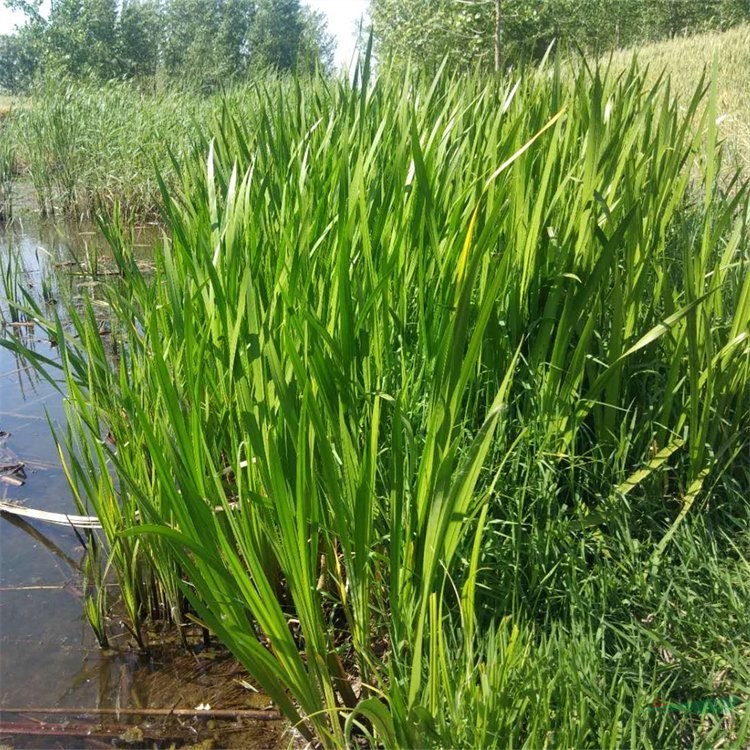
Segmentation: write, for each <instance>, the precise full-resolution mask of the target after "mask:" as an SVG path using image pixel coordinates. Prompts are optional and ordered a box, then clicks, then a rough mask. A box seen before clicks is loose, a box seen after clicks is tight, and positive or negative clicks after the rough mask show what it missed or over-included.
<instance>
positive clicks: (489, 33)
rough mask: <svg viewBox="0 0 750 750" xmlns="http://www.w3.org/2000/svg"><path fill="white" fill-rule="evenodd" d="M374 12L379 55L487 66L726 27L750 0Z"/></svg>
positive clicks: (576, 1) (437, 5)
mask: <svg viewBox="0 0 750 750" xmlns="http://www.w3.org/2000/svg"><path fill="white" fill-rule="evenodd" d="M371 16H372V20H373V27H374V33H375V40H376V43H377V49H378V52H379V55H380V57H381V58H383V59H388V60H390V61H391V62H393V63H395V64H397V65H404V64H406V63H407V62H408V61H409V60H414V61H418V64H420V65H422V66H427V67H428V68H436V67H437V66H438V65H439V64H440V63H441V62H442V61H443V60H444V59H447V60H448V64H449V65H452V66H458V67H461V66H466V65H475V64H479V65H482V66H485V67H488V68H491V67H495V66H498V67H499V66H500V65H503V66H504V65H507V64H512V63H515V62H518V61H520V60H523V59H538V58H539V57H540V56H541V55H543V54H544V52H545V50H546V49H547V48H548V46H549V45H550V44H551V43H552V42H553V41H557V42H558V43H560V44H563V45H575V46H579V47H581V48H583V49H584V50H586V51H589V52H597V51H604V50H606V49H610V48H613V47H625V46H630V45H634V44H638V43H641V42H644V41H653V40H656V39H662V38H666V37H672V36H676V35H680V34H689V33H695V32H698V31H705V30H707V29H710V28H717V29H726V28H729V27H731V26H734V25H737V24H738V23H742V22H744V21H747V20H750V0H708V1H706V2H697V1H696V0H619V2H612V0H536V1H535V2H529V1H528V0H371ZM496 43H499V50H498V51H499V55H498V58H499V59H498V60H497V61H496V57H495V45H496ZM498 63H499V65H498Z"/></svg>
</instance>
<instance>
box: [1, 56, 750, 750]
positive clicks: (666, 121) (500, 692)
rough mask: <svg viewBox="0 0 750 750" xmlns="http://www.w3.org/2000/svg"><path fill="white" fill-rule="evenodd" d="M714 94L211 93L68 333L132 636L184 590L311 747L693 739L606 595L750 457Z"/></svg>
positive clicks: (671, 550) (676, 551) (748, 305)
mask: <svg viewBox="0 0 750 750" xmlns="http://www.w3.org/2000/svg"><path fill="white" fill-rule="evenodd" d="M705 94H706V90H705V86H704V83H703V82H701V84H700V85H699V86H698V89H697V90H696V93H695V96H694V97H693V98H692V100H691V101H690V102H689V105H688V106H687V108H685V107H681V106H678V104H677V103H676V102H675V101H674V100H673V99H672V97H671V96H670V93H669V89H668V86H666V85H665V84H664V83H661V82H660V83H658V84H656V85H654V86H649V85H646V83H645V80H644V77H643V75H642V74H641V73H640V72H639V70H638V69H637V68H636V67H632V68H631V69H630V70H629V71H628V72H627V73H625V74H622V75H619V76H615V75H613V74H610V73H609V72H608V71H607V70H605V69H595V70H589V69H587V68H586V67H585V66H582V67H581V69H580V70H578V71H576V73H575V76H573V78H572V79H571V78H570V76H568V75H567V74H566V75H562V73H561V71H560V67H559V65H557V64H552V65H548V66H545V67H543V68H541V69H539V70H537V71H528V72H527V73H526V74H525V75H524V76H523V77H522V78H521V79H520V80H518V81H507V80H495V79H493V80H489V81H488V80H487V79H486V78H484V77H481V76H479V75H478V74H477V75H474V76H468V77H466V76H463V77H461V78H452V77H451V76H449V75H448V74H447V73H445V72H442V73H441V74H440V75H438V77H437V78H435V79H434V80H431V81H427V80H421V79H419V77H418V76H415V77H412V78H409V79H407V80H397V79H395V78H392V77H390V76H389V75H388V74H387V73H385V74H383V75H382V76H380V77H377V78H375V77H373V76H372V75H371V73H370V71H369V69H368V63H367V62H366V61H365V62H364V63H363V65H362V67H361V68H360V69H359V71H358V74H357V77H356V79H355V81H354V82H353V83H351V84H350V83H348V82H343V81H340V82H336V83H331V82H327V81H324V80H320V79H316V80H313V81H310V82H307V83H304V84H303V83H300V82H293V81H275V82H270V83H269V84H268V85H267V86H266V87H264V88H259V89H258V90H257V93H256V96H255V99H254V106H253V107H252V108H249V109H243V108H242V107H239V106H237V104H236V102H235V103H231V102H230V103H227V105H226V106H225V107H224V108H223V109H221V111H220V112H219V113H218V115H217V119H216V121H215V122H214V124H213V125H212V126H211V127H210V128H205V129H204V134H200V132H199V134H198V135H197V136H196V137H195V138H194V139H193V141H192V143H191V146H190V147H189V148H186V150H185V153H186V154H187V155H186V156H185V157H184V158H183V159H177V158H176V159H175V160H174V161H173V162H172V163H171V165H170V167H169V170H170V175H171V176H170V177H169V178H168V179H167V178H165V177H164V176H163V175H161V176H160V177H159V181H160V187H161V192H162V202H163V217H164V222H165V225H166V234H165V237H164V240H163V242H161V243H160V244H159V245H158V247H157V249H156V268H155V272H154V274H153V276H151V275H149V276H146V275H144V273H142V272H141V270H139V267H138V265H137V263H136V262H135V259H134V255H133V251H132V243H131V242H130V240H129V238H128V233H127V231H126V230H125V229H123V227H122V223H121V221H120V218H119V216H118V215H117V212H115V216H114V218H113V219H110V220H107V221H103V222H102V230H103V231H104V233H105V234H106V236H107V239H108V241H109V243H110V246H111V248H112V251H113V253H114V256H115V260H116V263H117V267H118V270H119V272H120V275H121V280H120V283H117V284H115V285H112V286H111V287H109V289H108V291H107V294H106V302H107V305H108V308H109V315H110V323H111V328H112V331H113V332H114V336H115V339H116V341H117V351H116V353H115V354H114V355H113V354H112V352H109V351H107V349H106V348H105V346H104V344H103V341H102V337H101V335H100V332H99V329H98V327H97V326H98V322H97V317H96V315H95V314H94V311H93V308H92V306H91V304H86V305H84V306H83V308H82V309H77V310H71V311H70V326H69V327H68V328H65V327H63V326H62V325H61V324H60V323H59V321H58V322H57V323H55V322H54V321H51V322H49V323H48V325H49V326H50V328H52V329H54V331H55V335H56V336H57V337H58V340H59V341H60V352H61V368H62V371H63V374H64V376H65V383H66V388H67V393H68V400H69V430H68V432H67V433H66V434H65V435H60V436H58V437H59V439H60V441H61V443H62V444H63V445H64V446H65V448H66V449H67V450H66V454H67V455H68V456H69V458H68V464H67V466H68V469H67V470H68V476H69V479H70V483H71V486H72V487H73V488H74V493H75V496H76V498H77V500H78V502H79V504H80V505H81V506H82V507H90V508H91V509H93V510H94V512H96V513H97V515H98V516H99V517H100V519H101V520H102V525H103V533H104V537H105V538H106V541H107V543H108V545H109V554H110V556H111V558H112V567H113V569H114V570H115V571H116V574H117V576H118V581H119V583H120V586H121V590H122V595H123V599H124V602H125V606H126V608H127V611H128V614H129V616H130V618H131V623H132V627H133V632H134V635H135V636H136V639H137V640H138V641H139V642H140V643H141V644H142V645H144V640H145V639H144V636H143V629H142V628H143V624H144V622H145V619H146V617H147V615H148V614H149V612H150V611H151V610H154V609H158V608H159V605H157V604H155V602H154V591H158V592H160V593H158V594H157V595H156V598H157V599H158V598H161V599H162V600H163V602H162V605H161V608H162V611H164V610H166V609H167V608H168V609H169V611H170V612H171V613H172V616H173V618H174V619H175V621H176V622H177V623H178V624H181V623H182V621H183V619H184V617H185V616H186V612H185V611H184V607H183V597H184V598H185V599H186V600H187V602H188V604H189V607H190V609H191V613H190V616H191V617H194V618H197V619H198V620H199V621H200V622H201V623H203V624H205V625H206V626H207V627H208V628H209V629H210V630H211V631H212V632H213V633H215V634H216V635H217V636H218V637H219V639H220V640H221V641H222V642H223V643H225V644H226V645H227V646H228V647H229V648H230V649H231V650H232V652H233V653H234V654H235V656H236V657H237V658H238V659H239V660H240V661H241V662H242V663H243V664H244V665H245V666H246V667H247V668H248V669H249V671H250V672H251V673H252V674H253V676H254V677H255V678H256V679H257V680H258V682H259V683H260V685H261V686H262V687H263V689H264V690H265V691H266V692H267V693H268V694H269V695H270V696H271V698H272V699H273V700H274V702H275V703H276V704H277V705H278V706H279V708H280V709H281V710H282V711H283V712H284V713H285V714H286V715H287V717H288V718H289V719H290V720H291V721H292V722H293V723H294V724H295V726H296V727H297V728H298V730H299V731H300V732H301V733H302V734H303V735H304V736H305V737H306V738H307V739H309V740H315V741H317V742H320V743H321V744H322V745H324V746H327V747H341V746H344V745H345V743H346V742H347V741H349V739H350V738H351V737H353V736H355V735H356V736H358V737H360V738H365V739H367V738H369V740H370V741H371V742H372V743H374V744H382V745H384V746H389V747H396V746H398V747H421V746H427V745H431V746H466V747H479V746H491V745H505V746H507V745H513V746H522V745H526V746H528V747H535V746H540V745H541V744H544V743H545V742H554V743H555V744H558V743H559V744H565V745H569V746H584V745H586V746H594V745H596V746H603V745H610V746H620V745H621V744H622V743H623V742H624V741H625V742H627V743H631V744H640V743H642V742H646V741H647V740H648V741H652V742H654V741H655V742H657V744H659V742H663V741H666V740H668V739H672V740H673V739H674V737H675V733H676V732H678V731H682V730H681V729H679V730H678V729H677V728H676V727H675V726H674V725H673V724H670V723H669V722H668V721H667V719H666V717H664V716H661V715H656V714H655V713H654V712H649V706H650V702H652V701H653V700H655V699H656V698H657V697H659V696H658V695H657V693H664V692H669V691H670V690H671V689H673V685H674V683H673V682H671V681H670V680H671V678H670V673H669V671H668V670H665V669H664V668H662V667H659V666H658V665H655V664H654V663H653V661H650V662H649V661H644V662H639V661H638V659H640V658H641V657H640V654H642V653H643V654H646V653H651V652H650V650H649V647H648V645H647V644H648V642H649V641H648V639H647V638H646V636H644V634H643V633H642V629H638V628H635V627H632V626H631V625H629V624H628V625H626V624H623V625H622V627H620V628H619V629H617V628H612V629H610V628H609V626H606V627H605V619H606V616H605V614H600V617H601V618H602V619H601V620H600V621H598V622H597V621H596V619H595V618H596V616H597V615H596V613H597V612H598V613H604V612H609V611H619V610H617V607H618V606H621V600H622V592H623V591H624V590H628V591H631V592H635V593H633V595H634V596H636V595H637V596H638V597H640V599H639V602H646V601H648V600H649V597H650V596H651V594H650V593H649V591H651V590H653V591H656V590H661V589H659V586H660V584H659V572H660V570H663V568H664V566H665V565H667V564H669V565H672V566H674V565H676V564H677V563H676V562H675V560H679V556H680V555H682V554H684V553H683V550H686V549H687V550H692V549H693V547H690V545H689V543H690V540H691V537H690V534H689V533H688V532H689V531H690V530H691V529H695V528H697V527H696V526H695V523H694V521H693V520H692V519H693V516H695V515H696V513H697V511H698V507H699V506H700V505H701V504H709V503H714V504H716V503H718V504H720V505H721V504H723V505H724V506H728V505H731V503H732V502H735V500H733V498H736V497H738V495H737V493H736V492H735V489H734V488H735V485H736V483H737V482H739V483H741V481H742V479H741V478H742V477H743V476H745V472H747V461H746V455H745V454H746V452H747V444H748V416H749V415H748V410H749V408H750V407H749V405H750V392H749V391H750V385H749V384H750V345H749V342H750V258H749V257H748V236H747V220H748V203H747V192H746V189H745V187H744V186H743V185H741V184H740V183H739V180H738V181H736V182H735V184H734V185H733V186H732V191H731V193H729V194H724V193H721V192H720V190H719V187H718V184H717V178H716V176H717V174H718V172H719V166H720V164H719V160H720V159H721V151H720V149H719V148H718V146H717V143H716V126H715V120H716V117H715V115H716V102H715V94H714V93H709V94H708V99H707V106H703V105H702V102H703V101H704V96H705ZM696 175H698V176H699V178H698V177H696ZM696 180H698V182H696ZM176 184H177V185H179V186H180V187H179V189H176V188H175V187H174V185H176ZM698 190H700V193H698V192H697V191H698ZM34 305H35V302H34V300H33V299H32V298H31V297H28V296H27V298H26V299H25V300H23V301H19V302H17V306H18V307H19V308H34ZM41 313H42V311H41V309H39V308H38V307H37V308H36V309H34V314H35V315H38V316H39V317H40V318H44V316H43V315H42V314H41ZM5 343H6V345H9V346H11V347H18V345H17V344H14V343H13V342H5ZM36 362H37V364H39V366H40V367H42V368H46V369H47V370H48V371H49V369H50V368H51V367H53V363H51V362H49V361H43V360H41V359H40V358H38V357H37V359H36ZM105 434H109V435H110V436H111V438H112V440H111V442H108V441H104V440H102V436H103V435H105ZM743 451H744V453H743ZM733 507H735V510H734V511H733V512H735V513H739V512H740V511H739V510H738V509H737V507H736V506H733ZM695 533H698V532H695ZM700 533H703V532H700ZM686 545H687V546H686ZM717 555H718V552H717ZM711 559H718V558H711ZM601 560H604V561H608V564H609V561H611V564H612V565H613V566H619V568H618V569H619V570H620V578H621V579H622V580H621V582H620V583H619V584H618V582H617V580H616V579H617V575H615V574H613V573H611V572H610V571H609V570H608V569H607V568H606V567H604V566H602V565H600V564H599V563H598V562H596V561H601ZM665 561H666V562H665ZM671 569H672V568H670V570H671ZM709 569H710V570H711V571H712V573H711V575H713V574H714V572H715V571H714V569H713V568H710V566H709V567H707V568H706V570H709ZM706 575H709V574H708V573H706ZM618 586H619V588H618ZM664 596H665V597H666V594H665V595H664ZM660 601H662V602H663V601H664V598H662V599H661V600H660ZM639 606H640V604H639ZM644 606H645V604H644ZM655 606H656V605H655ZM661 606H662V605H661V604H659V605H658V607H659V608H658V612H660V613H661V612H662V610H661V609H660V607H661ZM727 606H729V605H727ZM644 616H645V615H644ZM623 623H625V620H623ZM696 627H697V626H696ZM602 633H605V635H602ZM618 649H619V650H620V651H622V650H623V649H624V650H625V652H627V653H628V654H631V655H633V658H634V660H635V661H634V663H633V665H632V666H631V665H629V664H626V663H623V662H618V661H617V660H616V659H614V656H613V652H616V651H617V650H618ZM649 658H651V657H649ZM743 726H744V724H743ZM742 731H745V730H742ZM709 734H710V733H709ZM649 738H650V739H649Z"/></svg>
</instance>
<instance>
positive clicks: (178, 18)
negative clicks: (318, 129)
mask: <svg viewBox="0 0 750 750" xmlns="http://www.w3.org/2000/svg"><path fill="white" fill-rule="evenodd" d="M4 2H5V4H6V6H8V7H11V8H13V9H15V10H20V11H22V12H23V13H24V15H25V16H26V23H25V24H24V25H23V26H22V27H21V28H20V29H19V30H18V31H17V32H16V34H13V35H6V36H2V37H0V88H3V89H5V90H8V91H13V92H15V91H19V90H23V89H24V88H27V87H28V86H29V85H30V83H31V81H32V80H33V79H34V77H35V76H36V75H40V74H41V75H46V76H54V77H57V76H66V77H70V78H73V79H87V80H94V81H105V80H113V79H130V78H135V79H155V80H163V81H165V82H170V83H171V82H175V81H179V82H180V83H181V84H182V85H188V86H190V87H197V88H200V89H203V90H215V89H217V88H220V87H221V86H223V85H226V84H228V83H231V82H232V81H234V80H239V79H242V78H244V77H246V76H247V75H248V74H250V73H252V71H253V70H261V69H268V68H272V69H276V70H279V71H289V70H295V69H297V68H299V69H301V70H304V71H311V70H314V69H315V68H316V67H321V68H323V69H324V70H325V69H329V68H330V67H331V66H332V61H333V49H334V41H333V38H332V37H331V35H330V34H329V33H328V31H327V29H326V24H325V18H324V16H323V15H322V14H321V13H316V12H314V11H312V10H310V9H308V8H307V7H305V6H301V5H300V2H299V0H123V2H122V3H120V2H118V0H56V2H54V3H53V5H52V7H51V9H50V12H49V14H48V15H46V16H45V15H44V14H43V13H42V12H41V2H40V0H4Z"/></svg>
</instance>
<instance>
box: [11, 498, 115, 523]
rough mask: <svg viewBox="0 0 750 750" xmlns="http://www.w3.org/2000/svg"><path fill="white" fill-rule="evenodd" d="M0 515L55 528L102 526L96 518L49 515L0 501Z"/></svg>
mask: <svg viewBox="0 0 750 750" xmlns="http://www.w3.org/2000/svg"><path fill="white" fill-rule="evenodd" d="M0 513H8V514H9V515H13V516H21V517H22V518H33V519H34V520H35V521H44V522H45V523H53V524H56V525H57V526H76V527H78V528H79V529H101V527H102V525H101V523H99V519H98V518H97V517H96V516H77V515H74V514H71V513H50V512H49V511H46V510H34V509H33V508H27V507H26V506H24V505H17V504H16V503H11V502H8V501H7V500H0Z"/></svg>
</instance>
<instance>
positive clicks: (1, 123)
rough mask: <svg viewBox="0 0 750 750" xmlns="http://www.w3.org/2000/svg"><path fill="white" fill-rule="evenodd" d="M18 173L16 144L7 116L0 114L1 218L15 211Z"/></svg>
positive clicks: (5, 217)
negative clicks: (15, 190)
mask: <svg viewBox="0 0 750 750" xmlns="http://www.w3.org/2000/svg"><path fill="white" fill-rule="evenodd" d="M17 174H18V168H17V164H16V148H15V144H14V143H13V140H12V138H11V137H10V136H9V133H8V129H7V126H6V124H5V118H4V117H2V116H0V220H2V219H7V218H8V217H9V216H10V215H11V214H12V212H13V184H14V183H15V181H16V177H17Z"/></svg>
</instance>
